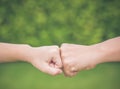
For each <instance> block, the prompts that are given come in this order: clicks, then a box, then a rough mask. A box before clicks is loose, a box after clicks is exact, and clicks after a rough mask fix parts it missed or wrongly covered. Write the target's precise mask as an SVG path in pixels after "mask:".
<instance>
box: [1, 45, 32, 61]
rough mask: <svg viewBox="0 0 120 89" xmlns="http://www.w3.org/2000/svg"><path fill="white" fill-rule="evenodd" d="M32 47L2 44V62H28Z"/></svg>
mask: <svg viewBox="0 0 120 89" xmlns="http://www.w3.org/2000/svg"><path fill="white" fill-rule="evenodd" d="M29 48H30V46H28V45H23V44H21V45H20V44H19V45H18V44H8V43H0V62H12V61H26V60H25V59H26V58H25V57H26V52H27V50H29Z"/></svg>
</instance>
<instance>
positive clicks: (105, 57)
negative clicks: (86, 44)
mask: <svg viewBox="0 0 120 89" xmlns="http://www.w3.org/2000/svg"><path fill="white" fill-rule="evenodd" d="M94 46H95V47H96V49H97V50H99V51H98V52H99V54H100V55H101V59H100V60H99V62H100V63H104V62H117V61H120V37H116V38H113V39H110V40H107V41H104V42H102V43H99V44H96V45H94Z"/></svg>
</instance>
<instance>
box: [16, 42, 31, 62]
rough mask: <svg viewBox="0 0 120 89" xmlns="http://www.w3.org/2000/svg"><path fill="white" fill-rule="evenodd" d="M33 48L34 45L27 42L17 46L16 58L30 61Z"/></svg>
mask: <svg viewBox="0 0 120 89" xmlns="http://www.w3.org/2000/svg"><path fill="white" fill-rule="evenodd" d="M31 49H32V47H31V46H30V45H27V44H22V45H18V46H16V49H15V52H16V53H15V54H16V55H15V57H14V59H17V60H19V61H26V62H28V61H29V56H30V55H31V54H30V52H31Z"/></svg>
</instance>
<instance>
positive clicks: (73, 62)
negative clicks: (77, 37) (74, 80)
mask: <svg viewBox="0 0 120 89" xmlns="http://www.w3.org/2000/svg"><path fill="white" fill-rule="evenodd" d="M60 49H61V59H62V63H63V71H64V74H65V75H66V76H69V77H72V76H75V75H76V74H77V73H78V72H79V71H81V70H88V69H92V68H94V67H95V66H96V65H97V64H100V63H105V62H119V61H120V37H117V38H113V39H110V40H107V41H104V42H102V43H98V44H95V45H90V46H84V45H76V44H62V45H61V48H60Z"/></svg>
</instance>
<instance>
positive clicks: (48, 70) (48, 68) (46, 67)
mask: <svg viewBox="0 0 120 89" xmlns="http://www.w3.org/2000/svg"><path fill="white" fill-rule="evenodd" d="M43 67H44V68H42V69H43V72H45V73H47V74H50V75H58V74H61V73H62V70H61V69H59V68H55V67H51V66H49V65H48V64H44V66H43Z"/></svg>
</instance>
